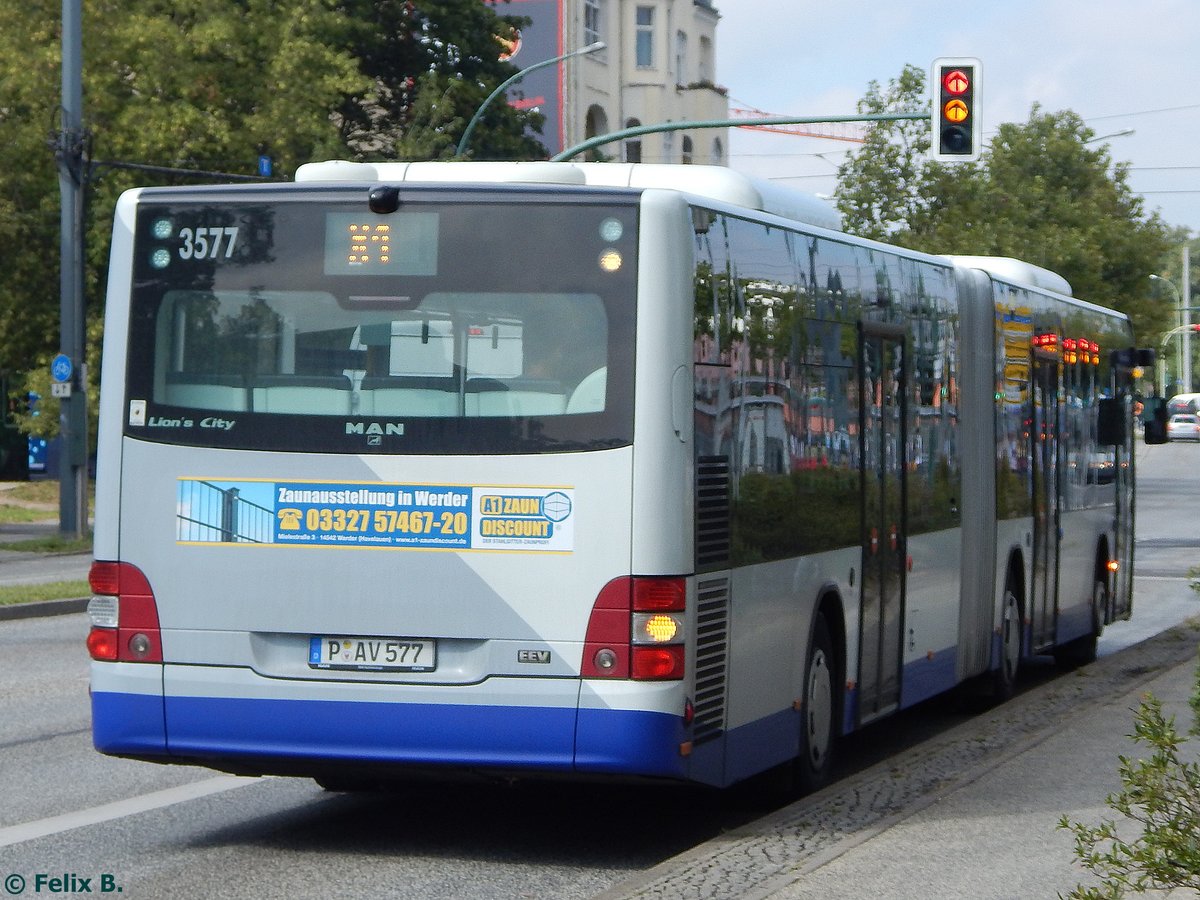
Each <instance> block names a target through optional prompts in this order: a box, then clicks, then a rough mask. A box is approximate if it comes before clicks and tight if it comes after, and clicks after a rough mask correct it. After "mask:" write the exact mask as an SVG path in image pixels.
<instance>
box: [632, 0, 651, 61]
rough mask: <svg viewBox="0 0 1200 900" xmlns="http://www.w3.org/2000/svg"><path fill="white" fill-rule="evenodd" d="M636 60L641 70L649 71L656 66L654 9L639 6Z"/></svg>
mask: <svg viewBox="0 0 1200 900" xmlns="http://www.w3.org/2000/svg"><path fill="white" fill-rule="evenodd" d="M635 58H636V60H637V66H638V68H639V69H649V68H651V67H653V65H654V7H653V6H639V7H638V8H637V43H636V45H635Z"/></svg>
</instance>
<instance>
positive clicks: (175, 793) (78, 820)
mask: <svg viewBox="0 0 1200 900" xmlns="http://www.w3.org/2000/svg"><path fill="white" fill-rule="evenodd" d="M261 782H262V779H261V778H240V777H237V776H234V775H218V776H217V777H215V778H207V779H205V780H204V781H195V782H192V783H191V784H183V785H180V786H178V787H173V788H166V789H164V790H161V791H152V792H151V793H149V794H142V795H141V796H140V797H130V798H129V799H127V800H116V801H114V802H112V803H104V804H102V805H100V806H92V807H90V808H88V809H79V810H76V811H75V812H69V813H63V814H62V815H61V816H51V817H50V818H48V819H38V820H37V821H34V822H25V823H23V824H21V825H10V826H8V827H7V828H0V847H10V846H12V845H13V844H20V843H23V842H25V841H32V840H35V839H37V838H41V837H47V836H49V835H52V834H59V833H60V832H63V831H71V830H72V829H75V828H84V827H86V826H88V825H97V824H99V823H101V822H110V821H112V820H113V819H121V818H124V817H125V816H132V815H136V814H137V813H143V812H149V811H150V810H153V809H162V808H163V807H164V806H174V805H175V804H176V803H185V802H187V801H188V800H198V799H199V798H201V797H207V796H209V795H210V794H219V793H221V792H222V791H230V790H233V789H234V788H240V787H246V786H247V785H251V784H259V783H261Z"/></svg>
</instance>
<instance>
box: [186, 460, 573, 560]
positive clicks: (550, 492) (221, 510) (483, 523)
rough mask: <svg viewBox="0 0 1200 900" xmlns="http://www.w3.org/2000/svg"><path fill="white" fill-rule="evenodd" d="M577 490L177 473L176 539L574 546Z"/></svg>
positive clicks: (414, 546)
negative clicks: (227, 477) (231, 478)
mask: <svg viewBox="0 0 1200 900" xmlns="http://www.w3.org/2000/svg"><path fill="white" fill-rule="evenodd" d="M574 508H575V500H574V489H572V488H564V487H530V486H504V487H476V486H466V485H431V484H395V483H379V482H373V483H359V482H350V483H346V482H328V483H327V482H299V481H258V480H244V481H228V480H217V479H206V478H180V479H179V490H178V498H177V508H176V542H177V543H180V544H239V545H259V546H293V547H294V546H308V547H380V548H391V549H401V550H404V549H407V550H500V551H528V552H557V553H569V552H571V551H572V550H573V549H574Z"/></svg>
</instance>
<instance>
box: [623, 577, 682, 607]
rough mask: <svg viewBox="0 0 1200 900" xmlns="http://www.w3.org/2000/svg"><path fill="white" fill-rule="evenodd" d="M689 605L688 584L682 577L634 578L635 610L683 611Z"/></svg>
mask: <svg viewBox="0 0 1200 900" xmlns="http://www.w3.org/2000/svg"><path fill="white" fill-rule="evenodd" d="M686 605H687V586H686V584H685V582H684V580H683V579H682V578H635V579H633V609H634V611H635V612H682V611H683V610H684V609H685V608H686Z"/></svg>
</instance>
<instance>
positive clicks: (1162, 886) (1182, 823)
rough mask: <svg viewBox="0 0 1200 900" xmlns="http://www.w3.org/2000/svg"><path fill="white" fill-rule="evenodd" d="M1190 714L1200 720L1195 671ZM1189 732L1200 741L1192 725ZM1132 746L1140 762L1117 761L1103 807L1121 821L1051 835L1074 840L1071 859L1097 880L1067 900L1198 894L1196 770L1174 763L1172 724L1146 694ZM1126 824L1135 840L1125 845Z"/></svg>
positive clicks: (1199, 786)
mask: <svg viewBox="0 0 1200 900" xmlns="http://www.w3.org/2000/svg"><path fill="white" fill-rule="evenodd" d="M1196 683H1197V686H1196V690H1195V691H1194V692H1193V694H1192V698H1191V701H1190V702H1191V707H1192V710H1193V711H1194V712H1195V713H1197V715H1198V716H1200V666H1198V667H1197V670H1196ZM1190 733H1191V734H1193V735H1196V734H1200V718H1197V720H1196V721H1195V722H1194V724H1193V725H1192V728H1191V730H1190ZM1131 737H1132V738H1133V740H1134V741H1135V742H1136V743H1139V744H1143V745H1145V746H1147V747H1148V748H1150V750H1151V754H1150V757H1149V758H1148V759H1137V760H1135V759H1132V758H1130V757H1127V756H1121V757H1119V759H1120V766H1119V773H1120V778H1121V789H1120V790H1119V791H1116V792H1115V793H1112V794H1110V795H1109V796H1108V798H1107V800H1106V801H1105V802H1106V803H1107V805H1108V806H1109V808H1110V809H1112V810H1113V811H1114V812H1117V813H1120V814H1121V815H1122V816H1123V817H1124V821H1122V822H1120V823H1118V822H1117V820H1115V819H1105V820H1103V821H1101V822H1100V824H1099V825H1095V826H1092V825H1086V824H1083V823H1080V822H1072V821H1071V820H1070V819H1069V818H1068V817H1067V816H1063V818H1062V819H1061V820H1060V821H1059V828H1063V829H1066V830H1068V831H1070V832H1071V833H1072V834H1073V835H1074V837H1075V857H1076V859H1077V860H1078V861H1079V862H1080V863H1081V864H1082V865H1083V866H1084V867H1085V868H1087V869H1088V870H1089V871H1090V872H1092V873H1093V874H1095V875H1097V876H1099V878H1100V879H1101V884H1100V885H1099V886H1087V887H1085V886H1082V885H1080V886H1077V887H1076V888H1075V890H1073V891H1072V892H1071V893H1070V894H1068V895H1067V896H1068V897H1070V898H1075V900H1110V898H1117V897H1122V896H1124V895H1125V893H1126V892H1132V893H1139V894H1140V893H1146V892H1147V891H1170V890H1174V889H1177V888H1183V889H1190V890H1192V891H1200V764H1197V763H1195V762H1189V761H1185V760H1184V759H1183V758H1182V756H1181V746H1182V744H1183V738H1182V737H1181V736H1180V735H1179V733H1178V731H1177V730H1176V727H1175V717H1174V716H1165V715H1164V714H1163V709H1162V702H1161V701H1160V700H1158V699H1157V698H1156V697H1154V696H1153V695H1152V694H1146V695H1145V696H1144V697H1143V698H1142V702H1141V705H1140V707H1139V708H1138V710H1137V711H1136V713H1135V716H1134V733H1133V734H1132V735H1131ZM1130 823H1132V824H1133V825H1134V826H1136V827H1137V828H1138V829H1140V833H1138V834H1137V835H1136V836H1133V837H1132V838H1130V837H1129V836H1128V835H1129V832H1130V831H1131V828H1130V827H1129V826H1130Z"/></svg>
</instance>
